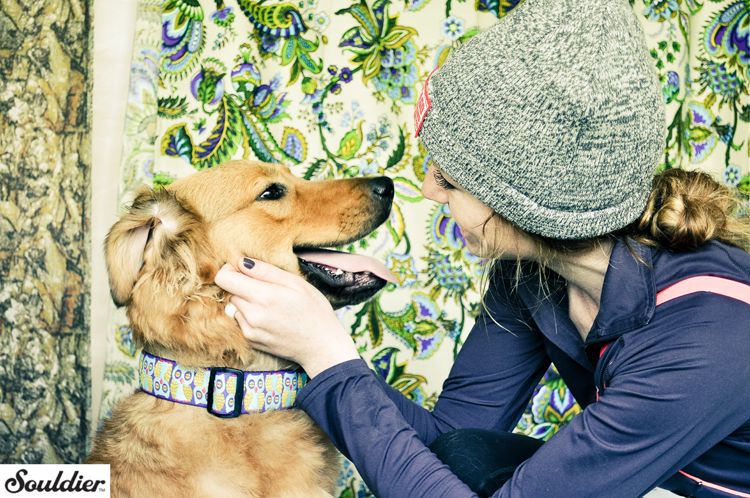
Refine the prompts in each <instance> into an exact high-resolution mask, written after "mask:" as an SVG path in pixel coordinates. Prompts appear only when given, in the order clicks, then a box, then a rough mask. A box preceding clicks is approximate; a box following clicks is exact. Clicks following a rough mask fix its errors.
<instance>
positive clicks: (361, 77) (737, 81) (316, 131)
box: [101, 0, 750, 498]
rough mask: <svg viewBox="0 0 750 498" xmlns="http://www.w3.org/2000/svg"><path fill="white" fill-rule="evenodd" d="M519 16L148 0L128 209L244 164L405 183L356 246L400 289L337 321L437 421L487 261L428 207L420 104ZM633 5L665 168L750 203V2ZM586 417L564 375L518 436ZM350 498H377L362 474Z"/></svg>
mask: <svg viewBox="0 0 750 498" xmlns="http://www.w3.org/2000/svg"><path fill="white" fill-rule="evenodd" d="M518 3H519V2H518V1H515V0H509V1H505V0H503V1H497V0H476V1H475V2H473V3H471V2H465V0H456V1H455V2H452V1H451V0H405V1H404V2H392V1H390V0H375V1H371V0H359V1H358V2H355V1H352V2H351V4H349V5H348V6H345V5H346V3H345V2H342V1H333V0H329V1H324V0H299V1H295V2H284V1H274V0H269V1H257V2H253V1H249V0H228V3H226V4H225V3H224V2H223V1H221V0H216V1H207V0H201V1H198V0H167V1H166V2H164V1H161V0H141V2H140V5H139V16H138V21H137V22H138V27H137V34H136V48H135V50H134V56H133V63H132V72H131V86H130V96H129V102H128V116H127V123H126V127H125V130H126V131H125V134H126V136H125V145H124V151H123V163H122V169H121V178H120V192H121V201H122V202H123V203H127V201H128V200H129V199H130V198H131V197H132V192H133V191H134V189H135V188H136V187H137V186H138V185H139V184H141V183H148V184H151V185H154V186H155V187H157V188H158V187H160V186H163V185H167V184H169V183H170V182H171V181H173V180H174V179H176V178H180V177H182V176H184V175H187V174H190V173H191V172H194V171H197V170H201V169H204V168H210V167H213V166H215V165H217V164H220V163H222V162H224V161H227V160H229V159H232V158H251V159H260V160H262V161H267V162H279V163H283V164H286V165H288V166H290V167H291V168H292V171H293V172H294V173H295V174H297V175H298V176H300V177H304V178H307V179H331V178H346V177H355V176H369V175H388V176H389V177H391V178H392V179H393V180H394V184H395V188H396V196H395V199H394V203H393V210H392V214H391V217H390V219H389V220H387V222H386V223H385V224H384V225H383V226H382V227H380V228H379V229H378V230H377V231H376V232H374V233H373V234H372V235H371V236H369V237H367V238H366V239H364V240H362V241H359V242H357V243H356V244H352V245H350V246H348V247H345V248H343V249H345V250H348V251H356V252H361V253H365V254H368V255H372V256H375V257H377V258H380V259H381V260H382V261H384V262H385V263H386V264H387V266H388V267H389V268H391V270H392V271H393V272H394V273H395V274H396V276H397V277H398V283H397V284H389V285H388V286H387V287H386V289H385V291H384V292H382V293H381V294H380V295H379V296H377V297H376V298H375V299H373V300H372V301H370V302H368V303H365V304H363V305H360V306H355V307H348V308H345V309H342V310H338V311H337V314H338V316H339V317H340V319H341V320H342V322H343V323H344V324H345V325H346V326H347V327H349V328H350V330H351V334H352V337H353V338H354V340H355V342H356V344H357V345H358V347H359V350H360V352H361V354H362V356H363V358H365V359H366V360H367V361H368V362H369V363H370V364H371V366H372V368H373V370H375V371H376V372H377V373H378V374H379V375H382V376H383V377H384V378H385V379H386V380H387V381H388V382H389V383H390V384H391V385H393V386H394V387H396V388H397V389H399V390H400V391H401V392H403V393H404V395H406V396H408V397H409V398H410V399H411V400H413V401H414V402H415V403H418V404H420V405H421V406H424V407H427V408H432V407H433V406H434V403H435V400H436V399H437V395H438V394H439V390H440V386H441V384H442V381H443V380H444V379H445V377H446V376H447V374H448V371H449V369H450V365H451V362H452V360H453V358H454V357H455V355H456V354H457V353H458V351H459V350H460V347H461V344H462V338H463V337H465V336H466V334H467V333H468V331H469V330H470V328H471V326H472V324H473V321H474V319H475V317H476V316H477V314H478V312H479V309H480V306H479V291H480V289H479V283H480V281H481V277H482V271H483V265H482V261H480V260H479V259H478V258H476V257H475V256H473V255H472V254H471V253H469V252H468V251H467V250H466V243H465V240H464V239H463V238H462V236H461V233H460V231H459V230H458V227H457V226H456V224H455V222H454V221H453V218H452V216H451V213H450V210H449V209H448V207H447V206H438V205H435V204H434V203H431V202H429V201H426V200H424V199H422V196H421V192H420V185H421V182H422V181H423V180H424V177H425V173H426V171H427V169H428V168H429V166H430V164H431V158H430V156H429V154H428V153H427V151H426V150H425V149H424V148H423V147H422V145H421V144H420V143H419V142H418V141H417V140H414V138H413V133H414V130H413V123H412V114H413V111H414V107H413V106H414V102H415V99H416V97H417V96H418V92H419V91H420V90H421V83H420V82H422V81H424V79H425V77H426V76H427V74H429V72H430V71H432V69H433V68H435V67H436V66H439V65H440V64H442V63H443V61H445V59H446V58H447V57H449V56H450V54H451V53H452V52H453V51H454V50H455V49H456V48H458V47H459V46H460V45H461V44H462V43H463V42H465V41H466V40H467V39H469V38H471V37H472V36H474V35H475V34H476V33H477V32H479V31H480V30H482V29H485V28H487V27H488V26H490V25H492V24H493V23H494V22H496V21H497V18H502V17H504V16H505V15H506V14H507V13H508V12H509V11H511V10H512V9H513V8H515V6H516V5H518ZM631 4H632V6H633V8H634V10H635V12H636V13H637V14H638V15H639V17H640V19H641V20H642V22H643V26H644V29H645V31H646V34H647V38H648V41H649V45H650V46H649V48H650V50H651V56H652V57H653V61H654V66H655V68H656V70H657V71H658V73H659V77H660V79H661V82H662V88H663V94H664V99H665V102H666V103H667V113H668V116H669V118H668V126H669V130H668V136H667V140H666V141H665V144H664V159H663V163H662V164H661V165H660V168H662V169H664V168H677V167H680V168H693V167H700V168H702V169H705V170H707V171H709V172H711V173H713V174H714V175H715V176H716V178H717V179H719V180H720V181H723V182H725V183H726V184H727V185H729V186H731V187H735V188H737V189H738V191H739V192H740V193H741V195H743V196H744V198H745V200H748V199H750V171H748V157H749V156H750V140H749V139H748V121H750V105H748V77H749V76H750V74H749V71H750V70H749V69H748V61H750V52H749V49H748V40H749V37H750V20H749V19H750V8H749V6H748V4H747V2H744V1H742V0H725V1H718V2H715V1H714V2H710V3H706V2H699V1H697V0H667V1H665V0H637V1H631ZM334 6H335V7H334ZM342 7H343V8H342ZM110 316H111V319H110V330H111V333H110V334H109V344H108V355H109V358H108V362H107V367H106V372H105V393H104V402H103V409H102V413H101V417H102V418H106V417H107V416H108V414H109V413H110V411H111V408H112V406H113V404H114V403H115V402H116V401H117V400H118V399H120V398H122V397H123V396H125V395H127V394H128V393H129V392H131V391H132V389H133V387H135V386H136V378H135V369H134V365H135V361H136V360H135V349H134V346H133V344H132V342H131V334H130V331H129V329H128V326H127V320H126V318H125V316H124V313H123V311H122V310H116V309H114V307H113V308H112V310H111V315H110ZM579 412H580V408H579V407H578V405H577V404H576V403H575V400H574V399H573V397H572V395H571V394H570V392H569V391H568V389H567V388H566V387H565V385H564V383H563V382H562V379H561V378H560V376H559V374H558V373H557V371H556V370H555V369H554V367H552V368H550V370H549V371H548V372H547V373H546V374H545V376H544V378H543V379H541V382H540V384H539V386H538V387H537V389H536V391H535V393H534V396H533V397H532V399H531V400H529V405H528V408H527V409H526V412H525V413H524V415H523V417H522V419H521V421H520V422H519V424H518V427H517V431H518V432H522V433H525V434H529V435H532V436H534V437H540V438H545V439H546V438H548V437H550V436H552V435H553V434H554V433H555V432H557V431H558V430H559V429H560V428H561V427H562V426H564V424H565V423H567V422H568V421H570V420H571V419H572V418H573V417H574V416H575V415H576V414H577V413H579ZM337 496H340V497H342V498H343V497H355V496H356V497H365V496H372V495H371V494H370V493H369V491H368V490H367V489H366V488H365V487H364V485H363V484H362V483H361V480H359V478H358V476H357V474H356V471H355V469H354V468H353V466H351V464H349V463H348V462H347V463H346V465H345V466H344V467H343V468H342V473H341V480H340V483H339V490H338V491H337Z"/></svg>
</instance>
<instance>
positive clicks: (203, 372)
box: [139, 351, 307, 418]
mask: <svg viewBox="0 0 750 498" xmlns="http://www.w3.org/2000/svg"><path fill="white" fill-rule="evenodd" d="M139 371H140V385H141V389H142V390H143V391H144V392H146V393H148V394H150V395H152V396H156V397H157V398H161V399H165V400H168V401H173V402H175V403H182V404H185V405H192V406H200V407H202V408H206V409H207V410H208V413H210V414H211V415H215V416H217V417H222V418H233V417H238V416H239V415H240V414H241V413H262V412H267V411H270V410H285V409H288V408H294V407H295V400H296V399H297V392H298V391H299V390H300V389H302V388H303V387H304V386H305V384H306V383H307V374H305V373H304V372H295V371H289V370H281V371H277V372H245V371H242V370H236V369H234V368H186V367H184V366H182V365H179V364H178V363H177V362H176V361H173V360H167V359H164V358H160V357H158V356H154V355H152V354H149V353H147V352H146V351H142V352H141V357H140V360H139Z"/></svg>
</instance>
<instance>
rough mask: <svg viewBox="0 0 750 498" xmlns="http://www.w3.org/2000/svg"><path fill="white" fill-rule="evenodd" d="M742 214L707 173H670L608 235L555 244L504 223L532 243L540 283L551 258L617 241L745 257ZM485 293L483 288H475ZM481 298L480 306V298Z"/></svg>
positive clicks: (749, 237)
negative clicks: (725, 247)
mask: <svg viewBox="0 0 750 498" xmlns="http://www.w3.org/2000/svg"><path fill="white" fill-rule="evenodd" d="M747 210H748V208H747V207H745V206H744V205H743V203H742V202H741V201H740V200H739V198H738V197H737V196H736V195H735V192H734V191H732V190H731V189H730V188H729V187H727V186H725V185H722V184H720V183H718V182H717V181H715V180H714V179H713V178H711V177H710V176H709V175H708V174H707V173H704V172H702V171H697V170H696V171H687V170H683V169H670V170H666V171H663V172H661V173H659V174H657V175H656V176H654V179H653V182H652V190H651V194H650V195H649V197H648V201H647V203H646V207H645V209H644V211H643V213H642V214H641V216H640V217H639V218H638V219H637V220H635V221H634V222H632V223H631V224H629V225H628V226H626V227H624V228H622V229H620V230H617V231H614V232H611V233H607V234H604V235H600V236H598V237H592V238H588V239H581V240H560V239H552V238H549V237H543V236H541V235H537V234H533V233H529V232H526V231H523V230H521V229H520V228H518V227H516V226H515V225H513V224H511V223H509V222H508V221H507V220H506V221H505V223H506V225H510V227H511V229H512V230H513V232H514V234H515V235H516V237H517V238H518V237H526V238H528V239H530V240H531V241H532V242H533V243H534V245H535V246H536V250H537V255H538V258H537V263H538V265H539V272H540V279H542V280H544V279H543V276H544V273H545V271H546V268H547V262H549V261H550V260H551V259H552V258H554V257H556V256H559V255H572V254H576V253H584V252H587V251H590V250H592V249H595V248H596V247H599V246H601V245H602V244H603V243H605V242H607V241H611V242H614V241H616V240H619V239H624V240H625V243H626V244H628V240H629V239H630V240H634V241H636V242H639V243H641V244H645V245H648V246H652V247H658V248H661V249H663V250H667V251H687V250H691V249H696V248H698V247H700V246H702V245H703V244H705V243H706V242H708V241H710V240H718V241H720V242H723V243H725V244H730V245H733V246H736V247H739V248H741V249H744V250H745V251H748V252H750V218H749V217H748V216H747V215H748V212H747ZM501 220H503V218H502V217H501V216H500V215H499V214H497V213H493V214H492V215H491V216H490V218H489V219H488V220H487V221H486V222H485V223H484V226H483V227H482V231H483V233H484V231H485V229H486V227H487V225H488V224H492V225H497V224H500V222H501ZM493 245H495V246H497V244H493ZM628 247H629V246H628ZM488 248H489V246H488ZM630 251H631V253H632V254H633V256H634V257H635V258H636V259H638V260H641V259H640V257H639V256H638V255H637V254H636V253H635V251H633V249H632V248H631V249H630ZM500 256H502V254H497V253H495V254H492V253H490V254H488V257H489V258H492V261H491V262H490V263H489V264H490V266H489V268H487V271H486V272H485V275H486V276H487V279H488V280H489V279H490V278H491V276H492V275H493V274H494V273H495V271H496V268H495V266H496V265H497V264H498V263H499V261H497V259H498V258H499V257H500ZM641 261H642V260H641ZM517 269H518V270H517V274H516V282H518V277H520V271H521V270H520V269H521V265H520V264H519V265H517ZM484 287H485V285H484V282H482V283H481V284H480V288H484ZM480 292H481V291H480ZM482 296H483V297H482V302H483V303H484V292H482Z"/></svg>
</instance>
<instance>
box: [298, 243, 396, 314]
mask: <svg viewBox="0 0 750 498" xmlns="http://www.w3.org/2000/svg"><path fill="white" fill-rule="evenodd" d="M295 254H296V256H297V259H298V260H299V266H300V272H301V273H302V276H303V277H305V279H307V281H308V282H310V283H311V284H312V285H314V286H315V287H317V288H318V290H320V291H321V292H322V293H323V294H324V295H325V296H326V297H328V300H329V301H331V304H332V305H333V306H334V308H335V307H341V306H346V305H352V304H357V303H361V302H362V301H365V300H367V299H369V298H370V297H372V296H374V295H375V294H376V293H377V292H378V291H379V290H380V289H382V288H383V287H385V285H386V284H387V282H393V283H398V278H397V277H396V276H395V275H394V274H393V273H391V271H390V270H389V269H388V267H386V266H385V265H384V264H383V263H381V262H380V261H378V260H376V259H374V258H370V257H368V256H362V255H360V254H351V253H346V252H338V251H332V250H328V249H315V250H308V249H305V250H302V249H299V250H295Z"/></svg>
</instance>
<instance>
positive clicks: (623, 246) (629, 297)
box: [586, 239, 656, 347]
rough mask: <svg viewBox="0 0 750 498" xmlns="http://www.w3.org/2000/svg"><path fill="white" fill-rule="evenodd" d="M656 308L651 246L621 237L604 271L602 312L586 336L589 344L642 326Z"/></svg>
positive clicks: (587, 344) (603, 340)
mask: <svg viewBox="0 0 750 498" xmlns="http://www.w3.org/2000/svg"><path fill="white" fill-rule="evenodd" d="M628 246H629V247H628ZM630 249H632V251H633V252H631V250H630ZM633 253H635V255H636V256H637V258H636V257H635V256H634V255H633ZM639 259H640V261H639ZM655 308H656V284H655V282H654V272H653V258H652V250H651V248H650V247H648V246H645V245H643V244H639V243H638V242H635V241H632V240H628V241H627V243H626V241H625V239H620V240H618V241H617V243H616V244H615V246H614V248H613V250H612V255H611V256H610V259H609V269H608V270H607V273H606V274H605V275H604V286H603V287H602V297H601V301H600V304H599V313H598V314H597V315H596V319H595V320H594V325H593V326H592V328H591V330H590V331H589V335H588V337H587V338H586V347H588V346H591V345H594V344H597V343H602V342H609V341H612V340H614V339H616V338H618V337H620V336H621V335H622V334H625V333H626V332H630V331H631V330H635V329H637V328H640V327H643V326H644V325H646V324H648V323H649V322H650V321H651V319H652V318H653V316H654V310H655Z"/></svg>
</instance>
